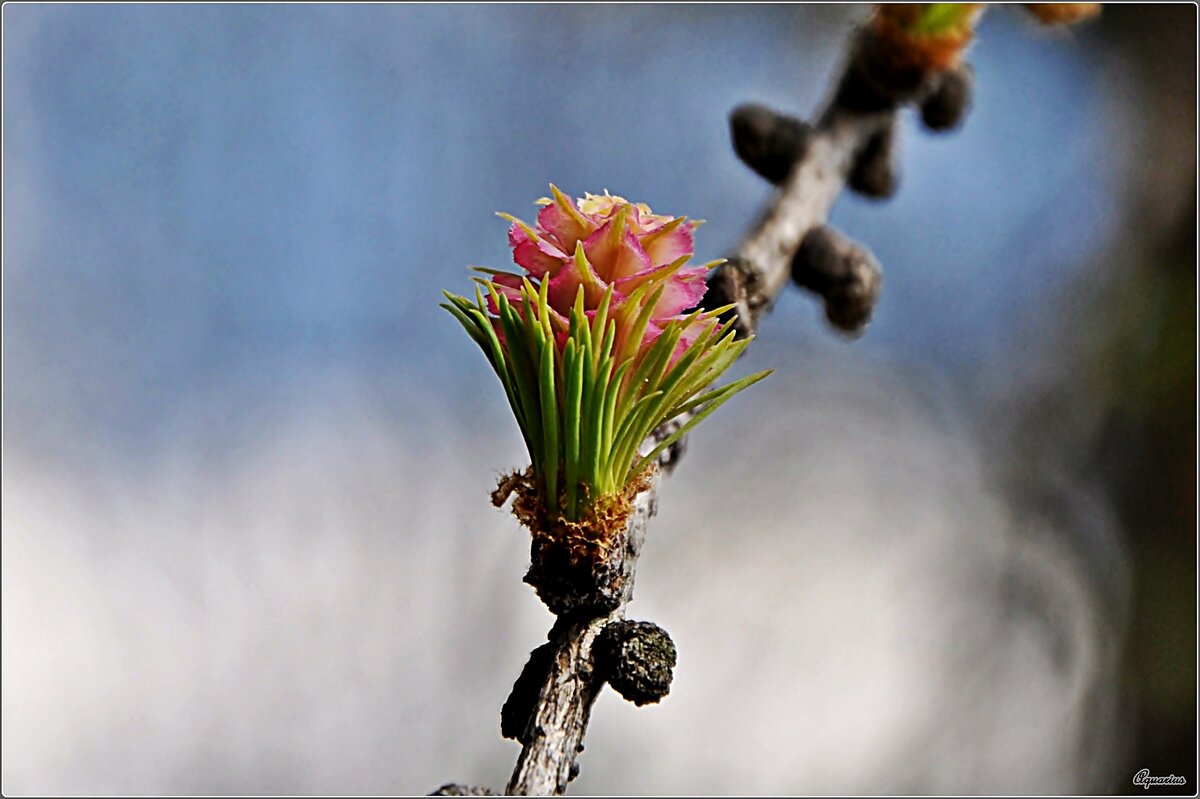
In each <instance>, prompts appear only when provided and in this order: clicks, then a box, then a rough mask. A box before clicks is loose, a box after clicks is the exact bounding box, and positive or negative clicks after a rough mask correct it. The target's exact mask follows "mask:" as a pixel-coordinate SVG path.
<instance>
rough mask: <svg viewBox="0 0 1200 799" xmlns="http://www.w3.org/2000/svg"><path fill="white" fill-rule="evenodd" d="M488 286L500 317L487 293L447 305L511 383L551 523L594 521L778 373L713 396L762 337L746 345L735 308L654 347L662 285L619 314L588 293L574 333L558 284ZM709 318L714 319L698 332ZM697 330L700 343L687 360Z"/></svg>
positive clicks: (686, 322) (677, 323) (663, 337)
mask: <svg viewBox="0 0 1200 799" xmlns="http://www.w3.org/2000/svg"><path fill="white" fill-rule="evenodd" d="M480 282H481V284H482V285H483V286H486V287H487V290H488V292H489V296H490V300H491V303H490V305H491V309H494V311H495V316H493V315H492V314H491V312H490V309H489V304H488V302H487V301H486V299H485V297H484V294H483V292H482V291H481V290H480V289H479V288H478V287H477V288H476V292H475V300H474V302H472V301H471V300H469V299H467V298H465V297H459V296H457V295H454V294H450V293H449V292H447V293H446V298H447V299H448V300H449V302H448V303H443V304H442V307H443V308H445V309H446V310H448V311H449V312H450V313H452V314H453V315H454V317H455V318H456V319H458V321H459V322H461V323H462V326H463V327H464V328H465V329H466V331H467V333H468V334H470V336H471V338H473V339H474V340H475V342H476V343H477V344H478V345H479V347H480V349H482V350H483V352H484V354H485V355H486V356H487V358H488V361H489V363H491V365H492V368H493V369H494V370H495V372H496V375H497V376H498V377H499V378H500V382H501V384H502V385H503V386H504V392H505V394H506V395H507V397H508V402H509V405H511V406H512V410H513V414H514V415H515V416H516V418H517V423H518V424H519V425H520V428H521V433H522V435H523V436H524V438H525V444H526V446H527V447H528V449H529V456H530V459H531V460H532V462H533V472H534V476H535V479H536V481H537V484H538V486H539V489H540V493H541V499H542V503H543V505H544V510H545V511H546V513H547V515H548V516H550V517H561V518H565V519H567V520H568V521H581V520H583V519H585V518H586V516H587V513H588V510H589V509H590V508H591V507H592V505H593V504H594V503H595V502H596V501H597V500H599V499H601V498H603V497H606V496H612V495H615V494H619V493H620V492H622V491H623V490H624V489H625V487H626V485H627V484H628V483H629V482H630V481H632V480H634V479H635V478H636V477H637V476H638V475H639V474H641V473H642V471H643V470H645V469H646V468H647V467H649V466H650V464H651V463H653V462H654V460H655V459H656V458H657V457H658V455H659V454H660V453H661V452H662V451H663V450H664V449H666V448H667V447H669V446H670V445H671V444H672V443H674V442H675V441H677V440H678V439H679V438H680V437H681V436H683V435H686V434H687V433H688V432H689V431H690V430H692V428H694V427H695V426H696V425H697V424H699V423H700V422H702V421H703V420H704V419H705V418H707V417H708V416H709V415H710V414H711V413H712V412H713V411H715V410H716V409H717V408H718V407H720V406H721V405H722V404H723V403H725V402H726V401H727V400H729V398H731V397H732V396H733V395H734V394H736V393H738V392H739V391H741V390H742V389H745V388H747V387H749V386H751V385H753V384H754V383H756V382H758V381H759V380H762V379H763V378H764V377H766V376H767V375H768V374H770V371H769V370H768V371H764V372H758V373H757V374H753V375H750V376H748V377H744V378H742V379H741V380H738V381H736V382H733V383H730V384H729V385H726V386H722V387H720V388H714V389H708V390H705V389H707V388H708V386H710V385H711V384H712V383H713V382H715V381H716V380H717V378H719V377H720V376H721V374H722V373H723V372H724V371H725V370H726V369H728V368H729V367H730V365H732V364H733V362H734V361H735V360H737V358H738V356H739V355H741V354H742V351H743V350H744V349H745V348H746V346H747V345H749V343H750V341H751V339H749V338H747V339H742V340H736V339H735V337H734V331H733V330H732V323H731V322H727V323H724V324H722V323H720V322H719V321H718V320H717V318H716V317H717V316H718V315H719V314H720V313H721V312H723V311H724V310H726V309H717V310H715V311H694V312H693V313H691V314H689V315H687V316H685V317H683V318H681V319H677V320H672V321H670V322H667V323H666V324H665V326H663V328H662V332H661V333H660V334H659V335H658V337H657V338H656V339H655V340H654V341H653V342H652V343H651V344H650V345H649V346H645V347H644V346H643V345H642V342H643V339H644V337H645V335H646V331H647V328H648V325H649V322H650V317H651V312H652V309H653V308H654V306H655V304H656V303H657V302H658V299H659V297H660V296H661V293H662V290H663V289H662V286H661V285H659V286H657V288H656V289H655V288H654V286H652V285H649V284H648V285H645V286H642V287H640V288H639V289H638V290H636V291H634V292H633V293H632V294H631V295H630V296H629V297H627V298H625V299H624V300H623V301H622V302H621V303H620V306H619V307H617V308H614V307H612V299H613V290H612V287H611V286H609V288H608V290H607V291H606V293H605V295H604V298H603V299H602V300H601V302H600V303H599V305H598V307H597V308H596V309H595V311H594V313H592V312H591V311H585V309H584V289H583V287H582V286H581V287H580V288H579V292H578V294H577V295H576V298H575V303H574V305H573V306H572V308H571V309H570V314H569V317H568V319H569V324H568V325H567V326H566V327H567V329H566V330H565V331H564V330H563V329H562V325H558V326H557V329H556V325H555V324H552V314H553V313H554V312H553V310H552V309H551V308H549V306H548V305H547V288H548V286H549V280H543V281H542V282H541V285H540V287H535V286H534V285H533V284H532V283H531V282H530V281H529V280H525V281H524V283H523V285H522V287H521V289H520V301H519V302H515V301H514V302H510V301H509V299H508V297H507V296H505V294H504V293H501V292H499V291H497V290H496V287H495V285H494V284H493V283H491V282H489V281H480ZM589 314H591V318H590V319H589ZM559 319H561V317H559ZM697 321H701V322H706V323H707V324H704V325H703V330H702V331H701V332H700V333H699V334H698V335H696V334H695V323H696V322H697ZM689 330H690V331H692V335H695V338H694V340H693V341H692V342H691V344H690V345H688V346H687V347H686V350H685V351H684V352H683V353H682V354H679V353H678V352H677V351H678V349H679V344H680V341H681V340H682V337H683V336H684V334H685V332H686V331H689ZM564 333H565V341H564V340H563V338H564V335H563V334H564ZM685 413H691V416H690V418H689V419H688V420H687V422H686V423H685V424H683V425H681V426H680V427H679V429H677V430H675V431H674V432H673V433H672V434H671V435H670V436H668V437H666V438H664V439H663V440H662V441H660V442H658V444H657V445H656V446H655V447H654V448H653V449H652V450H650V451H649V452H647V453H645V454H643V453H642V452H641V449H640V448H641V445H642V443H643V442H645V441H646V440H647V439H648V438H649V436H650V434H651V432H653V431H654V430H655V428H657V427H658V426H659V425H661V424H663V423H664V422H667V421H669V420H671V419H674V418H675V417H677V416H680V415H681V414H685Z"/></svg>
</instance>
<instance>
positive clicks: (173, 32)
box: [4, 5, 1113, 456]
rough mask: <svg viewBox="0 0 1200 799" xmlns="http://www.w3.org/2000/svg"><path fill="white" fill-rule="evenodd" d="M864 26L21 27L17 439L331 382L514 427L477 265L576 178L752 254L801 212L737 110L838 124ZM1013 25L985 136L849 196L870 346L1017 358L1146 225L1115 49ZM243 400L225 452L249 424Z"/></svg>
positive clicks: (940, 362) (980, 132) (793, 20)
mask: <svg viewBox="0 0 1200 799" xmlns="http://www.w3.org/2000/svg"><path fill="white" fill-rule="evenodd" d="M857 13H859V12H856V11H854V10H847V9H845V8H841V9H838V8H834V9H825V10H822V9H815V8H814V9H806V8H802V7H792V6H755V7H751V8H738V7H732V6H719V5H717V6H688V7H670V6H624V7H617V6H586V7H580V8H571V7H565V6H551V7H546V6H488V7H483V6H480V7H476V6H321V5H317V6H265V7H256V6H238V5H211V6H194V5H193V6H167V5H163V6H105V5H97V6H88V5H79V6H36V5H35V6H11V7H8V8H6V9H5V12H4V14H5V53H4V59H5V61H4V65H5V71H4V72H5V78H4V80H5V87H4V88H5V120H6V125H5V144H4V166H5V170H4V172H5V177H4V187H5V197H6V200H7V202H6V205H5V215H6V219H5V222H6V225H5V227H6V234H5V240H4V245H5V253H4V254H5V306H4V311H5V334H6V335H5V343H4V355H5V360H6V366H7V367H8V368H7V378H8V379H7V381H6V390H7V394H6V404H5V413H6V418H7V420H9V421H11V422H13V423H14V424H11V425H10V426H9V428H8V429H7V431H6V435H7V436H9V439H8V440H10V441H12V442H14V443H21V444H23V445H28V446H30V447H32V448H34V449H39V448H41V447H49V448H54V449H61V448H64V447H65V448H73V447H75V446H77V445H78V439H79V438H80V437H86V438H88V439H92V440H94V442H95V444H96V446H98V447H100V448H102V449H104V450H109V449H113V450H116V451H120V452H122V453H125V454H129V455H134V456H136V455H137V454H138V453H143V454H144V453H149V452H154V451H157V450H159V449H161V448H163V447H170V446H171V445H172V444H171V441H172V435H173V424H174V422H175V421H177V419H176V416H177V415H178V414H179V413H180V410H179V409H180V407H181V405H186V400H187V398H188V397H191V396H194V395H196V394H197V393H198V392H204V393H209V392H213V391H214V390H216V391H220V392H225V391H227V390H232V391H233V392H234V394H235V395H236V394H237V393H238V392H240V391H243V390H245V391H250V392H251V393H252V394H253V393H255V392H257V391H259V390H261V391H266V392H268V393H271V392H272V391H275V390H277V388H278V387H279V386H284V385H286V386H289V387H290V391H296V392H303V390H304V389H303V385H304V384H305V383H306V382H308V381H309V380H310V379H311V376H312V375H314V374H316V373H319V372H320V371H321V370H322V369H325V368H327V367H330V366H336V367H337V368H339V369H350V370H353V371H356V372H361V373H363V374H367V375H374V376H377V377H378V378H379V379H380V380H381V381H385V382H389V381H390V382H393V383H395V382H400V383H404V384H408V385H412V386H420V387H421V390H422V391H423V392H424V393H425V395H426V397H425V400H426V401H428V402H430V403H436V404H445V403H446V402H464V403H467V404H466V406H465V407H464V408H463V412H464V414H465V413H466V412H468V411H473V412H483V413H485V414H489V419H491V420H492V421H496V422H499V421H500V419H501V417H502V416H503V408H501V407H500V405H501V403H498V402H495V399H496V398H495V397H491V396H487V397H481V398H480V400H481V402H480V403H479V404H478V405H475V404H472V403H471V401H472V400H473V399H474V398H475V397H476V396H477V391H476V390H475V389H476V388H477V387H478V386H479V384H480V381H481V378H482V376H483V373H484V368H485V367H484V365H483V362H482V359H480V358H478V357H476V354H475V353H472V352H471V351H470V349H469V347H468V346H467V344H468V342H467V341H466V339H465V338H464V337H462V336H461V335H459V334H458V331H457V330H456V329H455V327H454V325H453V323H452V320H450V319H449V318H448V317H446V316H445V315H444V313H443V312H442V311H440V310H439V309H438V308H437V307H436V300H437V298H438V293H439V291H440V290H441V289H443V288H449V289H458V290H463V289H465V287H466V286H467V285H468V278H467V272H466V267H467V265H468V264H490V265H496V266H502V265H503V264H505V263H507V262H509V253H508V251H507V248H506V242H505V237H504V223H503V222H502V221H501V220H499V219H497V218H495V217H494V216H493V213H494V211H496V210H506V211H509V212H512V213H516V214H518V215H520V214H525V215H532V212H533V206H532V201H533V200H534V199H536V198H537V197H539V196H542V194H543V193H545V192H546V184H547V183H549V182H551V181H553V182H555V183H557V184H558V185H560V186H561V187H563V188H564V189H565V190H567V191H569V192H572V193H574V194H577V195H581V194H582V193H583V192H585V191H600V190H601V189H603V188H608V189H610V190H611V191H613V192H614V193H621V194H623V195H626V196H628V197H630V198H634V199H636V200H641V201H646V202H649V203H651V205H652V207H654V208H656V209H661V210H662V211H664V212H670V213H685V214H688V215H690V216H692V217H693V218H703V219H707V220H708V225H707V226H706V227H705V228H704V230H703V232H702V234H701V236H700V239H699V242H698V255H699V257H702V258H705V259H708V258H711V257H717V256H719V255H720V254H722V253H723V252H725V251H727V250H728V249H729V248H730V247H731V246H732V244H733V243H734V242H736V240H737V237H738V236H739V235H740V234H741V232H742V231H743V230H745V228H746V226H747V225H748V223H749V221H750V220H751V219H752V218H753V215H754V214H755V213H756V211H757V209H758V207H759V206H760V204H761V202H762V201H763V199H764V197H765V195H766V193H767V190H766V187H765V186H764V185H763V184H762V183H761V181H759V180H758V178H756V177H755V176H754V175H753V174H751V173H750V172H749V171H748V170H746V169H745V168H744V167H742V166H741V165H740V164H739V163H738V162H737V160H736V159H735V158H734V157H732V155H731V152H730V147H729V144H728V135H727V127H726V115H727V113H728V111H729V110H730V109H731V108H732V107H733V106H735V105H736V104H738V103H739V102H742V101H746V100H758V101H763V102H767V103H770V104H774V105H776V106H778V107H781V108H786V109H789V110H792V111H795V112H798V113H800V112H808V111H809V110H810V109H812V108H813V107H815V105H816V104H817V103H818V101H819V100H820V98H821V93H822V91H823V87H824V83H825V77H826V76H827V75H828V74H829V73H830V71H831V70H832V69H833V68H834V67H835V65H836V58H837V53H838V52H839V49H840V47H841V39H842V36H841V34H842V32H843V31H844V30H846V28H847V25H848V23H849V19H850V18H852V17H853V16H855V15H856V14H857ZM983 30H984V36H983V42H982V44H981V45H980V46H978V47H977V48H976V50H975V52H974V62H975V65H976V71H977V75H978V92H977V102H976V105H977V108H976V110H975V112H974V113H973V115H972V116H971V118H970V121H969V123H968V124H967V125H966V127H965V129H964V130H962V131H961V132H958V133H954V134H951V135H949V136H941V137H934V136H931V135H929V134H927V133H925V132H924V131H922V130H920V129H918V128H917V127H916V126H915V125H913V124H912V122H913V120H912V119H908V120H907V121H906V124H905V126H904V130H903V148H902V149H903V156H902V170H903V190H902V191H901V192H900V194H899V195H898V197H897V198H896V199H895V200H894V201H893V202H891V203H888V204H887V205H883V206H877V205H876V204H874V203H871V202H868V201H862V200H859V199H857V198H853V197H847V198H845V199H843V200H842V201H841V202H840V203H839V204H838V206H837V209H836V211H835V214H834V220H835V222H836V223H838V224H840V225H842V226H843V227H844V228H845V229H846V230H848V231H849V232H850V233H851V234H852V235H854V236H856V237H858V238H859V239H861V240H862V241H864V242H865V243H866V244H868V246H870V247H871V248H872V250H873V251H874V252H875V253H876V254H877V255H878V257H879V258H880V260H881V262H882V263H883V264H884V267H885V275H886V281H887V283H886V285H887V288H886V290H885V294H884V298H883V302H882V304H881V305H880V307H879V311H878V316H877V319H876V322H875V324H874V326H873V327H872V328H871V331H870V334H869V335H868V336H866V337H865V338H864V339H863V340H861V341H859V342H857V343H855V344H853V345H851V346H846V345H843V344H842V343H841V342H837V343H836V346H838V347H840V348H842V349H843V350H844V357H847V358H858V357H875V356H878V357H883V358H888V359H898V360H901V361H915V362H920V363H922V364H927V365H929V366H931V367H932V368H934V369H936V370H939V371H945V372H948V373H952V374H965V375H971V374H973V373H976V372H978V371H979V370H984V369H995V368H997V367H998V366H999V364H998V363H997V361H998V359H999V358H1001V357H1008V356H1009V355H1010V354H1009V353H1008V352H1007V351H1006V349H1005V348H1006V345H1008V344H1009V343H1011V335H1010V334H1011V333H1012V332H1013V331H1014V330H1017V329H1019V328H1020V327H1021V325H1022V319H1023V311H1024V309H1025V308H1026V306H1028V305H1029V304H1030V303H1031V302H1036V301H1037V300H1038V298H1040V297H1043V296H1045V295H1046V293H1047V292H1052V291H1053V290H1054V289H1055V288H1056V287H1058V286H1061V285H1062V284H1063V282H1064V281H1065V280H1067V279H1068V277H1069V276H1070V275H1071V273H1072V270H1074V269H1077V268H1078V265H1079V264H1081V263H1084V262H1085V261H1086V256H1087V255H1089V254H1091V253H1094V252H1096V251H1097V250H1098V249H1099V248H1101V247H1103V246H1104V243H1105V236H1106V232H1107V231H1108V230H1110V229H1111V228H1112V223H1111V214H1112V201H1111V199H1110V197H1111V192H1110V191H1109V188H1110V187H1109V182H1110V181H1111V180H1112V179H1113V176H1112V175H1111V174H1110V171H1109V169H1108V168H1107V167H1108V164H1109V163H1110V162H1111V160H1112V159H1111V158H1109V157H1107V156H1108V153H1107V145H1106V143H1105V141H1106V134H1107V131H1106V130H1105V124H1104V121H1103V119H1104V117H1103V114H1104V102H1105V100H1104V97H1103V95H1102V93H1100V91H1099V90H1098V88H1097V86H1096V85H1095V83H1094V81H1093V80H1092V77H1091V76H1092V75H1093V74H1094V72H1093V71H1092V70H1090V69H1089V65H1088V63H1087V58H1086V53H1085V51H1084V50H1083V49H1082V48H1081V47H1080V46H1079V44H1078V42H1077V41H1076V40H1075V39H1073V38H1070V37H1062V36H1048V35H1045V34H1041V33H1039V32H1035V31H1033V30H1031V29H1030V28H1029V26H1027V25H1025V24H1024V23H1023V20H1021V19H1020V18H1019V17H1018V15H1017V14H1016V13H1015V12H1009V11H1002V12H1000V13H996V14H992V15H989V17H988V18H987V19H986V22H985V23H984V28H983ZM819 316H820V314H819V312H818V311H817V309H816V307H815V305H813V304H812V303H811V302H808V301H807V300H805V299H802V298H801V297H800V295H795V294H793V295H789V296H788V297H786V298H785V299H784V300H783V301H782V302H781V303H780V308H779V312H778V313H777V314H775V315H774V316H773V317H772V318H771V321H770V322H769V323H768V325H767V327H765V328H764V333H765V334H766V336H764V337H765V338H771V339H779V338H780V337H784V338H786V339H787V340H789V341H794V340H796V339H805V340H817V341H819V342H821V343H822V344H823V343H824V342H825V339H828V338H829V337H828V335H827V334H826V333H825V331H824V330H823V328H822V323H821V322H820V321H819ZM831 346H832V345H831ZM242 402H244V400H242V399H238V400H237V402H236V403H235V407H231V408H229V409H228V413H227V416H226V417H225V418H222V419H216V420H212V424H213V425H214V429H213V430H212V432H213V433H215V434H216V435H218V437H221V436H228V435H235V434H236V426H237V424H238V418H239V416H240V410H239V408H238V407H236V405H240V404H241V403H242ZM397 412H403V413H405V414H406V415H411V414H413V413H417V414H419V413H420V411H419V409H413V408H405V409H401V408H399V407H398V408H397Z"/></svg>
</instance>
